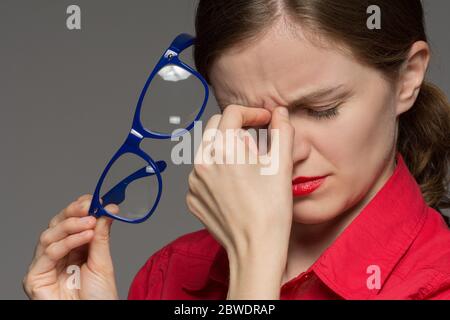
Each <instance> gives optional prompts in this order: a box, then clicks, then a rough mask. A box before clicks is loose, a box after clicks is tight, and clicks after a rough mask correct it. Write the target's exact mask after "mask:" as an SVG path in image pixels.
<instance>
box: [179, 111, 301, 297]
mask: <svg viewBox="0 0 450 320" xmlns="http://www.w3.org/2000/svg"><path fill="white" fill-rule="evenodd" d="M283 111H285V112H284V113H283ZM268 124H270V125H269V129H270V128H271V130H270V150H269V151H268V152H267V154H258V150H257V149H256V143H255V141H254V140H253V139H252V138H251V136H250V135H249V134H248V132H247V131H246V130H244V129H242V128H243V127H256V126H266V125H268ZM209 129H213V130H214V129H216V130H217V133H218V134H217V135H216V136H215V140H214V141H213V142H212V141H210V139H208V136H211V135H210V134H208V133H211V131H208V130H209ZM227 129H231V130H234V132H235V133H241V134H242V133H244V136H246V138H243V136H239V134H237V135H234V138H233V139H230V135H228V136H227V134H226V130H227ZM293 137H294V128H293V127H292V126H291V124H290V122H289V114H288V112H287V109H286V108H284V107H278V108H276V109H275V110H274V111H273V112H272V113H271V112H269V111H268V110H266V109H263V108H250V107H244V106H238V105H230V106H228V107H227V108H225V110H224V112H223V114H222V115H214V116H213V117H211V119H210V120H209V122H208V124H207V126H206V127H205V131H204V135H203V141H202V144H201V147H200V148H199V150H198V152H197V154H196V157H195V164H194V169H193V170H192V172H191V173H190V175H189V192H188V194H187V196H186V202H187V205H188V208H189V210H190V211H191V212H192V213H193V214H194V215H195V216H196V217H197V218H198V219H199V220H200V221H201V222H202V223H203V224H204V225H205V226H206V228H207V229H208V230H209V232H210V233H211V234H212V235H213V236H214V237H215V239H216V240H217V241H219V242H220V243H221V244H222V246H223V247H224V248H225V249H226V251H227V254H228V260H229V263H230V283H229V291H228V298H229V299H278V298H279V291H280V286H281V279H282V275H283V271H284V268H285V265H286V259H287V249H288V244H289V236H290V230H291V224H292V206H293V198H292V182H291V181H292V166H293V165H292V145H293ZM280 141H282V143H280ZM242 145H244V148H243V149H242V148H241V149H239V148H237V146H242ZM211 147H213V149H214V153H215V155H211V151H212V150H211ZM236 151H237V152H244V154H245V156H246V158H245V159H246V161H245V163H240V162H238V163H236V159H234V162H233V163H231V164H230V163H228V162H227V155H230V154H233V153H232V152H234V155H235V158H236V155H237V152H236ZM250 154H253V156H254V157H256V160H257V161H256V163H255V162H253V163H249V161H248V158H249V156H250ZM220 159H222V160H223V161H222V163H221V162H220ZM229 159H230V158H229ZM229 159H228V160H229ZM253 159H255V158H253ZM274 161H275V162H277V163H274ZM263 163H264V164H268V163H270V166H271V168H272V169H271V171H273V172H269V174H262V172H264V167H265V166H264V165H263ZM274 165H275V170H273V167H274Z"/></svg>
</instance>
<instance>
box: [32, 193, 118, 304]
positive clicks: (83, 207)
mask: <svg viewBox="0 0 450 320" xmlns="http://www.w3.org/2000/svg"><path fill="white" fill-rule="evenodd" d="M91 200H92V196H91V195H84V196H81V197H80V198H78V199H77V200H76V201H74V202H72V203H71V204H70V205H69V206H68V207H67V208H65V209H63V210H62V211H61V212H60V213H59V214H58V215H56V216H55V217H54V218H53V219H52V220H51V221H50V224H49V227H48V229H47V230H45V231H44V232H43V233H42V234H41V236H40V239H39V243H38V244H37V247H36V251H35V254H34V258H33V260H32V262H31V265H30V267H29V269H28V272H27V274H26V275H25V277H24V280H23V287H24V290H25V292H26V294H27V295H28V297H29V298H30V299H118V295H117V288H116V282H115V277H114V268H113V263H112V259H111V253H110V247H109V235H110V228H111V223H112V219H110V218H107V217H101V218H98V219H97V218H95V217H93V216H89V215H88V210H89V206H90V203H91ZM106 209H107V210H108V211H109V212H112V213H117V212H118V210H119V208H118V207H117V206H116V205H109V206H107V207H106ZM69 267H70V268H69ZM73 270H77V271H79V272H77V271H76V272H75V273H73ZM77 273H78V274H79V281H78V282H76V281H75V282H73V281H72V280H74V278H73V277H74V276H77ZM77 283H79V286H77V285H76V284H77ZM74 284H75V285H74Z"/></svg>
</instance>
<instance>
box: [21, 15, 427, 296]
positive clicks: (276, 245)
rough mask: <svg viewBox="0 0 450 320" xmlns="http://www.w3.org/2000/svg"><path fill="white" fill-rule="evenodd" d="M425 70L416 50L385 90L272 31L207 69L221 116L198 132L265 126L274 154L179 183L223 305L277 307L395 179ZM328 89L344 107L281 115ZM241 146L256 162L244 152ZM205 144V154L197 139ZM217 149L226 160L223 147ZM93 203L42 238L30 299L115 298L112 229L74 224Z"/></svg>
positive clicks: (63, 215)
mask: <svg viewBox="0 0 450 320" xmlns="http://www.w3.org/2000/svg"><path fill="white" fill-rule="evenodd" d="M428 61H429V48H428V46H427V44H426V43H425V42H416V43H415V44H414V45H413V46H412V47H411V50H410V53H409V56H408V58H407V61H406V62H405V65H404V68H403V69H402V72H401V75H400V77H399V79H398V81H397V83H396V84H395V85H391V84H389V83H388V82H387V81H386V80H385V79H384V78H383V77H382V76H381V74H380V73H379V72H377V71H376V70H374V69H371V68H369V67H366V66H363V65H362V64H360V63H359V62H358V61H357V60H356V59H355V58H353V57H352V56H350V55H345V54H343V53H342V52H340V51H337V50H333V49H325V48H323V47H318V46H315V45H314V44H313V43H311V42H310V41H308V40H307V39H306V38H305V37H302V30H301V28H300V26H297V27H296V35H295V36H294V35H293V34H292V33H291V32H288V31H287V28H286V25H285V24H284V23H282V22H279V23H277V24H275V25H274V26H273V27H272V28H271V30H270V31H269V32H268V33H266V34H265V35H264V36H263V37H260V38H259V39H258V41H255V42H252V43H251V45H249V46H246V47H245V48H237V47H236V48H234V50H229V51H228V52H226V53H225V54H223V55H222V56H221V57H220V58H219V59H218V60H217V61H216V62H215V64H214V65H213V66H212V70H211V81H212V85H213V89H214V93H215V95H216V98H217V100H218V101H219V103H221V106H222V107H226V108H225V109H224V110H223V112H222V114H219V115H215V116H213V117H212V118H211V119H210V120H209V121H208V123H207V125H206V127H205V131H206V130H207V129H211V128H215V129H218V130H221V131H224V130H226V129H240V128H242V127H246V128H247V127H264V126H269V128H272V129H278V130H279V133H280V140H279V144H276V143H273V144H272V148H273V149H272V150H271V151H270V152H273V150H278V152H279V159H280V164H279V171H278V173H277V174H275V175H269V176H262V175H261V174H260V170H259V166H260V164H257V165H250V164H239V165H223V164H222V165H220V164H215V163H205V162H204V161H198V160H197V159H203V157H202V154H201V153H200V152H199V153H198V154H197V156H196V164H195V165H194V169H193V170H192V172H191V174H190V175H189V192H188V194H187V196H186V202H187V205H188V207H189V209H190V211H191V212H192V213H193V214H194V215H195V216H196V217H197V218H198V219H199V220H200V221H201V222H202V223H203V224H204V225H205V226H206V228H207V229H208V230H209V231H210V232H211V234H212V235H213V236H214V237H215V238H216V239H217V240H218V241H219V242H220V243H221V244H222V245H223V246H224V247H225V249H226V250H227V253H228V259H229V261H230V286H229V291H228V297H227V298H228V299H279V294H280V286H281V285H282V284H283V283H285V282H286V281H288V280H289V279H291V278H293V277H295V276H296V275H298V274H299V273H301V272H303V271H305V270H306V269H307V268H308V267H309V266H310V265H311V264H312V263H313V262H314V261H315V260H316V259H317V258H318V257H319V255H320V254H321V252H323V250H324V249H325V248H326V247H327V246H329V245H330V244H331V243H332V241H333V240H334V239H335V238H336V237H337V236H338V235H339V233H340V232H342V230H343V229H344V228H345V227H346V226H347V225H348V224H349V223H350V222H351V221H352V220H353V219H354V218H355V217H356V216H357V215H358V214H359V213H360V212H361V210H362V208H363V207H364V206H365V205H366V204H367V203H368V202H369V201H370V200H371V198H372V197H373V196H374V194H376V192H377V191H378V190H379V189H380V188H381V187H382V185H383V184H384V183H385V182H386V180H387V179H388V178H389V176H390V175H391V174H392V172H393V170H394V166H395V163H394V155H395V147H394V146H395V142H396V134H397V127H398V116H399V115H400V114H401V113H403V112H405V111H407V110H408V109H409V108H411V106H412V105H413V104H414V101H415V100H416V98H417V95H418V92H419V91H418V90H419V88H420V85H421V83H422V81H423V79H424V75H425V72H426V69H427V66H428ZM268 62H270V63H268ZM338 84H342V85H344V86H345V88H347V89H350V91H351V92H352V94H351V95H348V96H347V97H346V98H345V99H344V98H343V99H341V100H342V101H335V100H336V99H335V98H334V97H333V96H332V95H331V96H327V97H325V96H323V95H321V96H319V97H318V98H316V99H314V101H309V102H308V104H306V105H305V106H303V107H300V108H296V109H295V110H294V109H292V108H288V109H286V108H285V106H289V105H290V103H291V102H292V101H293V100H294V99H295V98H297V97H298V96H301V95H304V94H306V93H308V92H310V91H313V90H317V89H320V88H323V87H324V86H335V85H338ZM368 88H370V90H368ZM336 93H337V92H334V94H336ZM335 102H341V105H340V107H339V115H338V116H337V117H333V118H330V119H315V118H313V117H312V116H311V115H310V113H308V112H307V110H306V109H313V110H314V109H317V110H323V109H329V108H330V107H326V106H327V105H331V104H334V103H335ZM280 110H285V111H289V112H288V114H287V115H283V114H282V113H278V111H280ZM243 141H246V146H247V148H249V149H250V150H247V152H254V151H252V150H253V149H251V148H250V146H251V141H250V140H244V139H243ZM203 144H204V145H205V146H207V145H210V144H208V142H207V141H206V139H204V141H203ZM222 148H223V149H222V150H223V151H225V152H224V153H225V154H226V153H227V152H229V151H227V150H228V149H227V144H225V145H223V146H222ZM203 150H208V148H204V149H203ZM216 150H217V149H216ZM269 155H270V153H269ZM326 174H328V175H330V176H329V177H328V178H327V180H326V181H325V183H324V184H323V185H322V186H321V187H320V188H319V189H317V190H316V191H315V192H314V193H313V194H310V195H308V196H304V197H301V198H293V197H292V191H291V180H292V178H294V177H296V176H299V175H302V176H316V175H326ZM218 181H220V183H217V182H218ZM91 199H92V196H91V195H84V196H81V197H80V198H78V199H77V200H75V201H74V202H72V203H71V204H69V205H68V206H67V207H66V208H64V209H63V210H62V211H61V212H60V213H59V214H58V215H56V216H55V217H54V218H53V219H52V220H51V221H50V223H49V227H48V228H47V230H45V231H44V232H43V233H42V234H41V236H40V239H39V242H38V244H37V246H36V252H35V255H34V257H33V260H32V263H31V265H30V267H29V269H28V272H27V274H26V275H25V277H24V280H23V287H24V290H25V292H26V293H27V295H28V296H29V297H30V299H117V298H118V295H117V289H116V283H115V277H114V268H113V263H112V259H111V253H110V247H109V239H110V228H111V220H110V219H108V218H104V217H102V218H100V219H95V218H93V217H87V219H83V218H84V217H86V216H88V208H89V205H90V202H91ZM107 209H108V210H109V211H111V212H117V211H118V208H117V207H113V206H110V207H108V208H107ZM267 257H270V259H268V258H267ZM71 264H76V265H78V266H80V267H81V290H76V289H75V290H74V289H68V288H67V286H66V285H65V283H66V280H67V278H68V276H69V275H68V274H67V273H66V268H67V266H69V265H71ZM261 279H264V281H261Z"/></svg>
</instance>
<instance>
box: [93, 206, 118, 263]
mask: <svg viewBox="0 0 450 320" xmlns="http://www.w3.org/2000/svg"><path fill="white" fill-rule="evenodd" d="M105 209H106V210H107V211H108V212H110V213H112V214H117V213H119V207H118V206H117V205H115V204H109V205H107V206H106V207H105ZM112 223H113V219H111V218H109V217H105V216H102V217H100V218H98V219H97V224H96V226H95V229H94V237H93V238H92V241H91V243H90V245H89V257H88V260H89V261H90V262H91V263H94V265H95V266H96V267H99V268H103V267H109V266H111V265H112V260H111V253H110V245H109V241H110V232H111V225H112Z"/></svg>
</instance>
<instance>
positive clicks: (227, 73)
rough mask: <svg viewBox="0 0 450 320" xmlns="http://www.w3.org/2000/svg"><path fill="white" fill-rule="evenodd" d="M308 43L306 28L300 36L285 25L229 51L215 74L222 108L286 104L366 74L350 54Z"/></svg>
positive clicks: (329, 45) (214, 68) (217, 64)
mask: <svg viewBox="0 0 450 320" xmlns="http://www.w3.org/2000/svg"><path fill="white" fill-rule="evenodd" d="M308 38H309V37H306V34H305V33H304V32H303V30H302V28H301V27H300V26H296V27H295V34H294V33H293V32H292V30H288V29H287V27H286V26H284V24H281V23H279V24H277V25H275V26H274V27H273V28H271V29H269V31H268V32H267V33H265V34H264V35H263V36H262V37H260V38H258V39H257V40H255V41H252V42H251V43H250V44H249V45H246V46H245V47H239V46H237V47H236V48H231V49H229V50H228V51H226V52H225V53H224V54H222V55H221V56H220V57H219V58H218V59H217V60H216V61H215V63H214V65H213V66H212V68H211V72H210V75H211V83H212V86H213V88H214V92H215V95H216V98H217V100H218V102H219V104H222V102H227V103H238V104H244V105H250V106H252V105H253V104H258V105H259V106H261V105H266V104H271V103H277V104H282V103H284V102H286V101H288V100H289V99H291V98H293V96H294V95H295V96H297V95H298V94H299V93H301V92H308V91H311V90H315V89H320V88H321V87H324V86H328V87H332V86H334V85H336V84H338V83H345V82H349V81H350V80H351V79H352V78H354V75H355V74H356V73H358V72H360V71H361V70H360V69H358V63H357V62H356V60H355V59H354V58H353V57H352V56H351V55H350V53H347V52H345V50H342V49H341V48H339V49H338V48H337V47H334V46H333V44H332V43H326V40H322V41H321V43H320V44H319V43H318V42H317V41H313V42H312V41H311V40H309V39H308Z"/></svg>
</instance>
